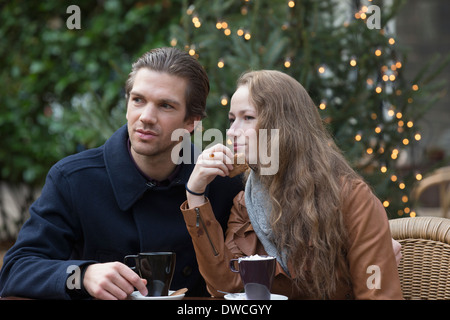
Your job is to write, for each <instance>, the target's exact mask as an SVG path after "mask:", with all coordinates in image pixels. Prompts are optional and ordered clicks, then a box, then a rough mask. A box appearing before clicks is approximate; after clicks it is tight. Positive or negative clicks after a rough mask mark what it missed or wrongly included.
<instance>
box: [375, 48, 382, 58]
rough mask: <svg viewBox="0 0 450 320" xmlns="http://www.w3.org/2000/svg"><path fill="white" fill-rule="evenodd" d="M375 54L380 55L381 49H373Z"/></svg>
mask: <svg viewBox="0 0 450 320" xmlns="http://www.w3.org/2000/svg"><path fill="white" fill-rule="evenodd" d="M375 55H376V56H377V57H379V56H381V50H380V49H377V50H375Z"/></svg>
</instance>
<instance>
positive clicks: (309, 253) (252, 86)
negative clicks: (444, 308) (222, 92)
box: [181, 70, 402, 299]
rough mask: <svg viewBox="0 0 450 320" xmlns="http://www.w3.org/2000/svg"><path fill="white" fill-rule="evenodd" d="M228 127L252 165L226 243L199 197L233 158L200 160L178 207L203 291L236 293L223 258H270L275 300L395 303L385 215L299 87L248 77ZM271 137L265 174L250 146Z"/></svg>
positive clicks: (217, 149) (283, 79) (216, 150)
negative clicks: (263, 135) (272, 154)
mask: <svg viewBox="0 0 450 320" xmlns="http://www.w3.org/2000/svg"><path fill="white" fill-rule="evenodd" d="M229 119H230V125H231V126H230V129H229V130H228V133H227V134H228V136H229V137H230V139H232V142H233V147H234V151H235V152H245V155H246V160H247V162H249V163H250V164H251V163H253V162H256V164H254V165H251V168H252V169H253V170H250V174H249V175H248V178H247V182H246V187H245V192H241V193H240V194H238V195H237V196H236V198H235V199H234V206H233V208H232V212H231V215H230V219H229V222H228V228H227V231H226V235H225V239H224V236H223V231H222V229H221V227H220V225H219V224H218V223H217V221H216V219H215V217H214V213H213V212H212V209H211V206H210V204H209V201H208V199H207V198H206V197H205V196H204V192H205V190H206V188H207V186H208V184H209V183H210V182H211V181H212V180H213V179H214V178H215V177H216V176H217V175H220V176H226V175H228V173H229V171H230V170H231V169H232V168H233V165H232V164H231V163H232V158H233V153H232V152H231V150H229V149H228V148H227V147H225V146H223V145H220V144H218V145H215V146H214V147H212V148H210V149H207V150H205V151H204V152H203V153H202V154H201V155H200V156H199V158H198V161H197V164H196V166H195V169H194V170H193V172H192V174H191V177H190V179H189V181H188V183H187V184H186V190H187V193H186V195H187V201H186V202H185V203H183V204H182V206H181V210H182V212H183V214H184V218H185V221H186V225H187V228H188V230H189V233H190V234H191V237H192V240H193V243H194V248H195V251H196V255H197V261H198V263H199V268H200V271H201V273H202V275H203V277H204V278H205V281H206V283H207V286H208V290H209V292H210V293H211V294H212V295H213V296H222V295H223V294H221V293H220V292H218V290H220V291H226V292H239V291H241V290H242V288H243V285H242V283H241V280H240V276H239V274H236V273H233V272H231V271H230V270H229V261H230V259H232V258H237V257H240V256H249V255H254V254H259V255H262V254H270V255H273V256H276V257H277V270H276V275H275V279H274V283H273V286H272V292H273V293H279V294H283V295H286V296H288V297H289V298H290V299H401V298H402V294H401V289H400V282H399V277H398V273H397V264H396V258H395V254H394V250H393V248H392V242H391V241H392V240H391V235H390V230H389V224H388V220H387V217H386V213H385V210H384V208H383V206H382V205H381V203H380V201H379V200H378V199H377V198H376V197H375V196H374V194H373V193H372V192H371V189H370V188H369V187H368V186H367V184H366V183H365V182H364V181H363V179H362V178H361V177H360V176H359V175H357V174H356V173H355V172H354V171H353V170H352V169H351V167H350V166H349V165H348V163H347V162H346V160H345V159H344V157H343V156H342V154H341V153H340V151H339V150H338V148H337V147H336V145H335V144H334V142H333V140H332V138H331V137H330V135H329V134H328V133H327V131H326V129H325V128H324V126H323V124H322V120H321V118H320V115H319V113H318V111H317V108H316V107H315V106H314V103H313V102H312V100H311V98H310V97H309V95H308V93H307V92H306V91H305V89H304V88H303V87H302V86H301V84H299V83H298V82H297V81H296V80H294V79H293V78H292V77H290V76H288V75H286V74H284V73H281V72H278V71H269V70H263V71H254V72H249V73H246V74H244V75H243V76H241V78H240V79H239V80H238V85H237V90H236V92H235V93H234V95H233V97H232V99H231V108H230V112H229ZM274 128H275V129H278V130H279V131H278V138H277V139H274V141H271V140H270V139H269V141H268V144H269V145H271V143H273V144H277V146H278V150H279V163H278V171H277V172H276V173H275V174H271V175H264V174H262V172H263V170H262V169H264V168H263V166H262V164H261V162H258V161H259V160H261V159H260V157H258V156H256V157H255V155H254V154H252V153H251V152H249V149H250V145H249V142H250V141H251V140H252V136H253V135H254V134H255V132H258V135H259V132H261V131H260V129H274ZM260 151H261V150H258V154H261V152H260Z"/></svg>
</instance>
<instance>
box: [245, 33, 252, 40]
mask: <svg viewBox="0 0 450 320" xmlns="http://www.w3.org/2000/svg"><path fill="white" fill-rule="evenodd" d="M251 38H252V35H251V34H250V32H248V31H247V32H246V33H245V35H244V39H245V40H250V39H251Z"/></svg>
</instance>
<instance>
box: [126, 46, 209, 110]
mask: <svg viewBox="0 0 450 320" xmlns="http://www.w3.org/2000/svg"><path fill="white" fill-rule="evenodd" d="M141 68H148V69H150V70H153V71H157V72H163V73H167V74H170V75H173V76H177V77H180V78H183V79H186V81H187V88H186V96H185V97H186V119H187V118H190V117H192V116H200V117H201V118H204V117H206V98H207V97H208V94H209V79H208V75H207V74H206V71H205V70H204V68H203V67H202V65H201V64H200V63H199V62H198V61H197V60H196V59H195V58H194V57H192V56H190V55H189V54H188V53H187V52H185V51H182V50H180V49H177V48H171V47H164V48H157V49H153V50H150V51H148V52H146V53H145V54H144V55H143V56H141V57H140V58H139V59H137V60H136V61H135V62H134V63H133V65H132V69H131V72H130V74H129V75H128V79H127V82H126V85H125V93H126V99H127V103H128V99H129V96H130V92H131V89H132V88H133V84H134V79H135V77H136V74H137V72H138V71H139V70H140V69H141Z"/></svg>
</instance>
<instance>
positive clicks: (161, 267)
mask: <svg viewBox="0 0 450 320" xmlns="http://www.w3.org/2000/svg"><path fill="white" fill-rule="evenodd" d="M131 259H133V260H134V265H135V266H134V267H133V266H132V265H131V263H130V260H131ZM124 263H125V264H126V265H128V266H129V267H130V268H132V269H134V270H135V272H136V273H137V274H139V276H140V277H141V278H143V279H146V280H147V290H148V294H147V296H153V297H159V296H167V295H168V294H169V288H170V284H171V282H172V278H173V273H174V270H175V252H143V253H138V254H134V255H128V256H125V258H124Z"/></svg>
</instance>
